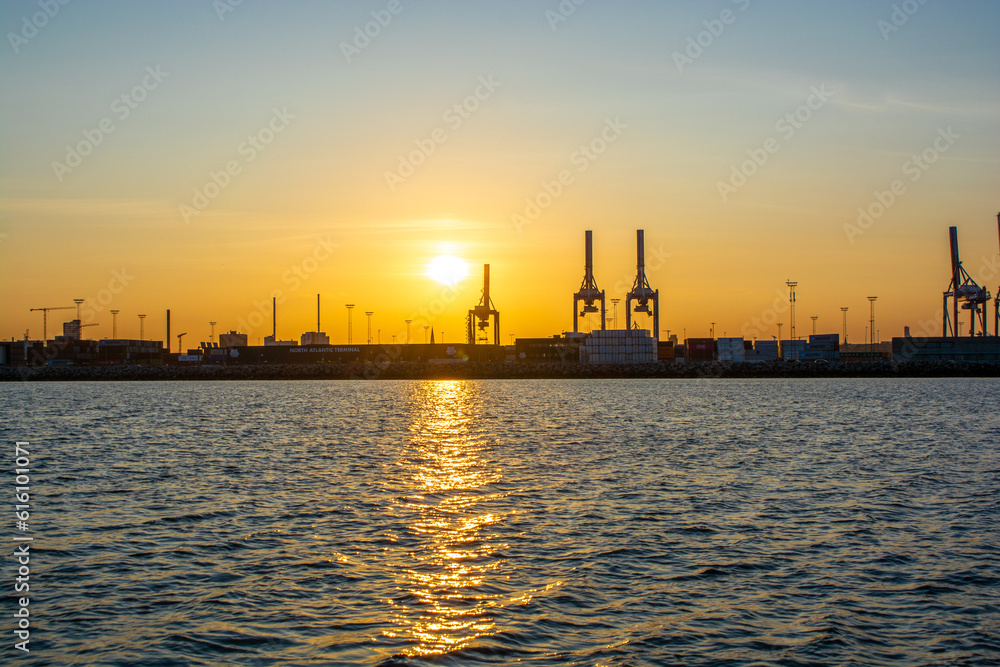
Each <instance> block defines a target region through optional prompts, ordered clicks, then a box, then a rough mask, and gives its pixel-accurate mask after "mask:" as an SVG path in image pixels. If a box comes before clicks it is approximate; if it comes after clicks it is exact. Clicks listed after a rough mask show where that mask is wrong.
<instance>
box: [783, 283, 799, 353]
mask: <svg viewBox="0 0 1000 667" xmlns="http://www.w3.org/2000/svg"><path fill="white" fill-rule="evenodd" d="M785 284H786V285H788V321H789V324H790V325H791V326H790V333H789V335H788V338H789V340H795V287H796V285H798V283H797V282H795V281H793V280H788V281H785Z"/></svg>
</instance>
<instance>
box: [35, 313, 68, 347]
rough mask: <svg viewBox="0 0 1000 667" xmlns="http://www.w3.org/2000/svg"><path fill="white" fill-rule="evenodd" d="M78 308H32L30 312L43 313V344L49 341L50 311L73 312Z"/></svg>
mask: <svg viewBox="0 0 1000 667" xmlns="http://www.w3.org/2000/svg"><path fill="white" fill-rule="evenodd" d="M74 308H76V306H52V307H51V308H32V309H31V310H30V311H29V312H34V311H36V310H40V311H42V342H43V343H46V342H48V339H49V311H50V310H73V309H74Z"/></svg>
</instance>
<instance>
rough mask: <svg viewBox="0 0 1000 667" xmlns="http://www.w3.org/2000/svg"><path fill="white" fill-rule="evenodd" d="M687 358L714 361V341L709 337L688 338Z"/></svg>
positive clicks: (691, 360)
mask: <svg viewBox="0 0 1000 667" xmlns="http://www.w3.org/2000/svg"><path fill="white" fill-rule="evenodd" d="M687 360H688V361H690V362H696V361H702V362H704V361H715V341H714V340H712V339H711V338H688V339H687Z"/></svg>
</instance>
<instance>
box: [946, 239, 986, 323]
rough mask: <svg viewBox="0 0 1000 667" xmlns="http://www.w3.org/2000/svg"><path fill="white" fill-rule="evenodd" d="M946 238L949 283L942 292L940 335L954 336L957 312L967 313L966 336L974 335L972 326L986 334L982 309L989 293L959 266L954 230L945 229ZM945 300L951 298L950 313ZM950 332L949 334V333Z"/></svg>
mask: <svg viewBox="0 0 1000 667" xmlns="http://www.w3.org/2000/svg"><path fill="white" fill-rule="evenodd" d="M948 239H949V241H950V242H951V282H950V283H948V290H947V291H946V292H945V293H944V321H943V323H942V324H943V332H942V334H941V335H942V336H944V337H948V336H952V337H956V338H957V337H958V335H959V332H958V310H959V307H961V309H962V310H967V311H969V335H970V336H975V335H976V323H977V322H978V323H979V326H980V335H984V334H986V333H987V328H986V321H987V320H986V310H987V308H989V301H990V293H989V290H987V289H986V288H985V287H980V286H979V285H977V284H976V281H975V280H973V279H972V276H970V275H969V274H968V272H966V270H965V269H964V268H963V267H962V261H961V260H960V259H959V256H958V228H957V227H949V228H948ZM948 299H951V302H952V304H951V305H952V310H951V313H949V312H948ZM949 332H950V333H949Z"/></svg>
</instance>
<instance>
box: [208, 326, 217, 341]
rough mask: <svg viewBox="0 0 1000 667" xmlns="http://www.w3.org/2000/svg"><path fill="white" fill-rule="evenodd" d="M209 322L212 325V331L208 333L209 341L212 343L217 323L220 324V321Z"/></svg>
mask: <svg viewBox="0 0 1000 667" xmlns="http://www.w3.org/2000/svg"><path fill="white" fill-rule="evenodd" d="M208 324H209V325H210V326H211V327H212V333H210V334H209V335H208V342H209V343H211V342H212V341H214V340H215V325H216V324H218V322H209V323H208Z"/></svg>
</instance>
